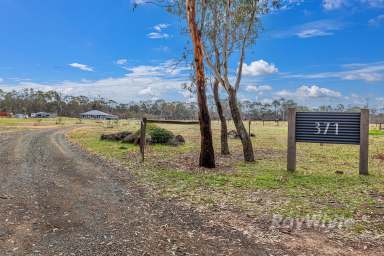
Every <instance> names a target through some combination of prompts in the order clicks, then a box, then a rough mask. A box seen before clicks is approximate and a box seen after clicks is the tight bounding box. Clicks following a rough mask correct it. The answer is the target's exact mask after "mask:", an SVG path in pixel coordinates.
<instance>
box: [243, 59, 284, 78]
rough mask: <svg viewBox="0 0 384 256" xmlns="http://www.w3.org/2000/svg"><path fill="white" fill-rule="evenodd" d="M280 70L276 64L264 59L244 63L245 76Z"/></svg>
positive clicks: (266, 73)
mask: <svg viewBox="0 0 384 256" xmlns="http://www.w3.org/2000/svg"><path fill="white" fill-rule="evenodd" d="M276 72H278V69H277V68H276V67H275V65H274V64H270V63H268V62H266V61H264V60H257V61H253V62H252V63H251V64H249V65H248V64H247V63H244V65H243V75H245V76H261V75H270V74H273V73H276Z"/></svg>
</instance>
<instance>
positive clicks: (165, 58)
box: [0, 0, 384, 107]
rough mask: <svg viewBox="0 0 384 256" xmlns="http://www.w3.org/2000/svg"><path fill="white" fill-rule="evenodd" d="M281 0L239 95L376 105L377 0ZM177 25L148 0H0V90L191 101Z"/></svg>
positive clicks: (380, 25) (383, 91)
mask: <svg viewBox="0 0 384 256" xmlns="http://www.w3.org/2000/svg"><path fill="white" fill-rule="evenodd" d="M136 1H137V0H136ZM286 2H287V5H286V7H285V8H283V9H282V10H279V11H277V12H274V13H272V14H269V15H267V16H264V17H263V18H262V20H263V27H264V30H263V32H262V34H261V35H260V38H259V39H258V41H257V42H256V44H255V45H254V46H252V47H251V48H250V49H248V51H247V55H246V61H245V62H246V66H245V70H244V79H243V82H242V84H241V90H240V92H239V97H240V99H242V100H246V99H248V100H259V101H265V102H268V101H271V100H273V99H274V98H279V97H285V98H292V99H295V100H297V101H299V102H300V103H302V104H308V105H312V106H316V105H319V104H338V103H343V104H347V105H348V104H360V105H364V104H366V103H369V105H371V106H378V107H384V0H323V1H322V0H287V1H286ZM183 27H184V24H183V22H182V21H180V20H179V19H178V18H176V17H174V16H171V15H169V14H167V13H166V12H165V11H164V10H162V9H160V8H158V7H155V6H153V5H141V6H139V8H137V9H136V10H135V11H133V10H132V0H114V1H108V0H82V1H78V0H55V1H48V0H45V1H44V0H1V1H0V89H3V90H11V89H20V88H27V87H28V88H30V87H33V88H38V89H42V90H48V89H56V90H59V91H61V92H63V93H64V94H73V95H79V94H82V95H86V96H90V97H96V96H98V95H99V96H102V97H106V98H110V99H114V100H117V101H119V102H130V101H136V100H148V99H158V98H163V99H168V100H183V101H184V100H185V101H190V100H193V98H191V95H189V94H188V93H187V92H185V91H184V90H183V89H182V87H181V84H182V83H185V82H188V80H189V73H190V70H189V69H188V67H187V66H186V65H184V64H180V63H178V60H179V59H180V57H181V55H182V52H183V49H184V47H185V46H187V45H188V41H189V38H188V35H187V34H185V33H183V32H181V31H182V28H183ZM236 63H237V59H233V60H232V70H236ZM177 64H178V65H177ZM224 96H225V94H223V97H224Z"/></svg>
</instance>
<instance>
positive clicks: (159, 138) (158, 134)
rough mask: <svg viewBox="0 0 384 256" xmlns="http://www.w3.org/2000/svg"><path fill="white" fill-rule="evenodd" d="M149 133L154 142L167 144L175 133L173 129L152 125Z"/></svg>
mask: <svg viewBox="0 0 384 256" xmlns="http://www.w3.org/2000/svg"><path fill="white" fill-rule="evenodd" d="M149 135H151V138H152V143H160V144H165V143H168V141H170V140H171V139H172V138H173V137H174V135H173V133H172V132H171V131H168V130H167V129H164V128H160V127H151V128H150V129H149Z"/></svg>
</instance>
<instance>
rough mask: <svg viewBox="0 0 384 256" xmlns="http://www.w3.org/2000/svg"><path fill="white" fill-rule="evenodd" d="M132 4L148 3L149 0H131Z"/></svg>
mask: <svg viewBox="0 0 384 256" xmlns="http://www.w3.org/2000/svg"><path fill="white" fill-rule="evenodd" d="M131 2H132V4H135V5H141V4H146V3H147V0H131Z"/></svg>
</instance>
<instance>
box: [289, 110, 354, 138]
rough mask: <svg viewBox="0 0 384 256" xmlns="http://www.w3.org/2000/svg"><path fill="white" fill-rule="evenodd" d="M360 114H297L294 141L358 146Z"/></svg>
mask: <svg viewBox="0 0 384 256" xmlns="http://www.w3.org/2000/svg"><path fill="white" fill-rule="evenodd" d="M360 116H361V114H360V113H338V112H336V113H335V112H297V113H296V141H297V142H313V143H331V144H354V145H358V144H360Z"/></svg>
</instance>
